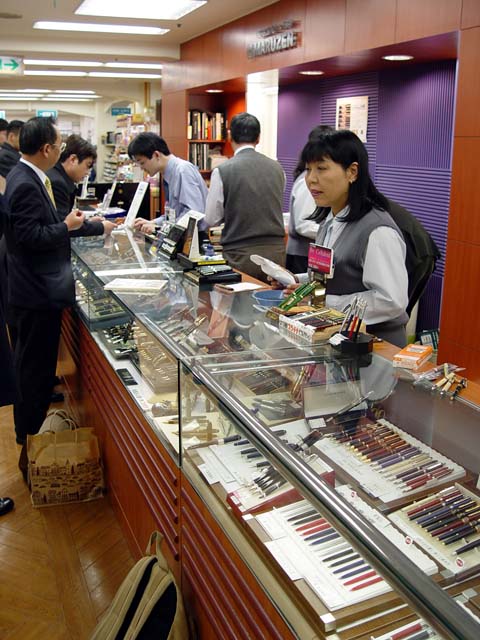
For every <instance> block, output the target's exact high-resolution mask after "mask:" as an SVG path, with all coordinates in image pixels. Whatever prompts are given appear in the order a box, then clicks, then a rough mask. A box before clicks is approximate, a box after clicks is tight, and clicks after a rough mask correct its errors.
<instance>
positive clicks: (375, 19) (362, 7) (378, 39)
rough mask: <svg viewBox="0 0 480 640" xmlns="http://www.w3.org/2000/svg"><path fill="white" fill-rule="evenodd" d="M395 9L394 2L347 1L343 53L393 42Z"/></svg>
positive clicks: (382, 0)
mask: <svg viewBox="0 0 480 640" xmlns="http://www.w3.org/2000/svg"><path fill="white" fill-rule="evenodd" d="M395 7H396V0H347V15H346V25H345V26H346V28H345V51H347V52H350V51H360V50H362V49H373V48H375V47H380V46H382V45H385V44H389V43H391V42H394V40H395Z"/></svg>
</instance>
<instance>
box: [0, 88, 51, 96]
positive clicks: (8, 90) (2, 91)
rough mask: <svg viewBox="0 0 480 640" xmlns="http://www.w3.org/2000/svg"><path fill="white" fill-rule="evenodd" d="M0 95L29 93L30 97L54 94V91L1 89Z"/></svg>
mask: <svg viewBox="0 0 480 640" xmlns="http://www.w3.org/2000/svg"><path fill="white" fill-rule="evenodd" d="M0 93H1V94H4V93H8V95H10V94H11V93H18V94H22V93H23V94H25V93H28V95H32V94H34V93H52V91H51V90H50V89H0Z"/></svg>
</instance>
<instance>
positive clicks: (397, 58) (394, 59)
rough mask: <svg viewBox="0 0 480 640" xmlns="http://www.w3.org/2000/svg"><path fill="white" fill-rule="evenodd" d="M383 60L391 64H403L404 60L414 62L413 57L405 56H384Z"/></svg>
mask: <svg viewBox="0 0 480 640" xmlns="http://www.w3.org/2000/svg"><path fill="white" fill-rule="evenodd" d="M382 60H389V61H390V62H403V61H404V60H413V56H407V55H403V54H398V55H391V56H382Z"/></svg>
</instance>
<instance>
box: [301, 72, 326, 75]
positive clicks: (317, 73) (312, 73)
mask: <svg viewBox="0 0 480 640" xmlns="http://www.w3.org/2000/svg"><path fill="white" fill-rule="evenodd" d="M298 73H300V74H301V75H302V76H323V74H324V73H325V71H299V72H298Z"/></svg>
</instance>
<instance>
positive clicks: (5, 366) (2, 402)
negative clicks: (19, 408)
mask: <svg viewBox="0 0 480 640" xmlns="http://www.w3.org/2000/svg"><path fill="white" fill-rule="evenodd" d="M5 216H6V208H5V206H4V202H3V196H2V195H1V194H0V242H2V241H3V227H4V224H5ZM2 266H3V265H0V362H1V363H2V365H1V366H0V407H3V406H6V405H9V404H13V401H14V399H15V381H14V376H13V363H12V352H11V349H10V344H9V342H8V335H7V327H6V324H5V314H4V309H5V307H4V302H5V298H6V291H5V288H4V287H5V284H6V280H5V279H4V278H3V277H2V276H3V273H2V272H1V271H2ZM13 507H14V502H13V500H12V499H11V498H0V516H3V515H5V514H6V513H8V512H9V511H11V510H12V509H13Z"/></svg>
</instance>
